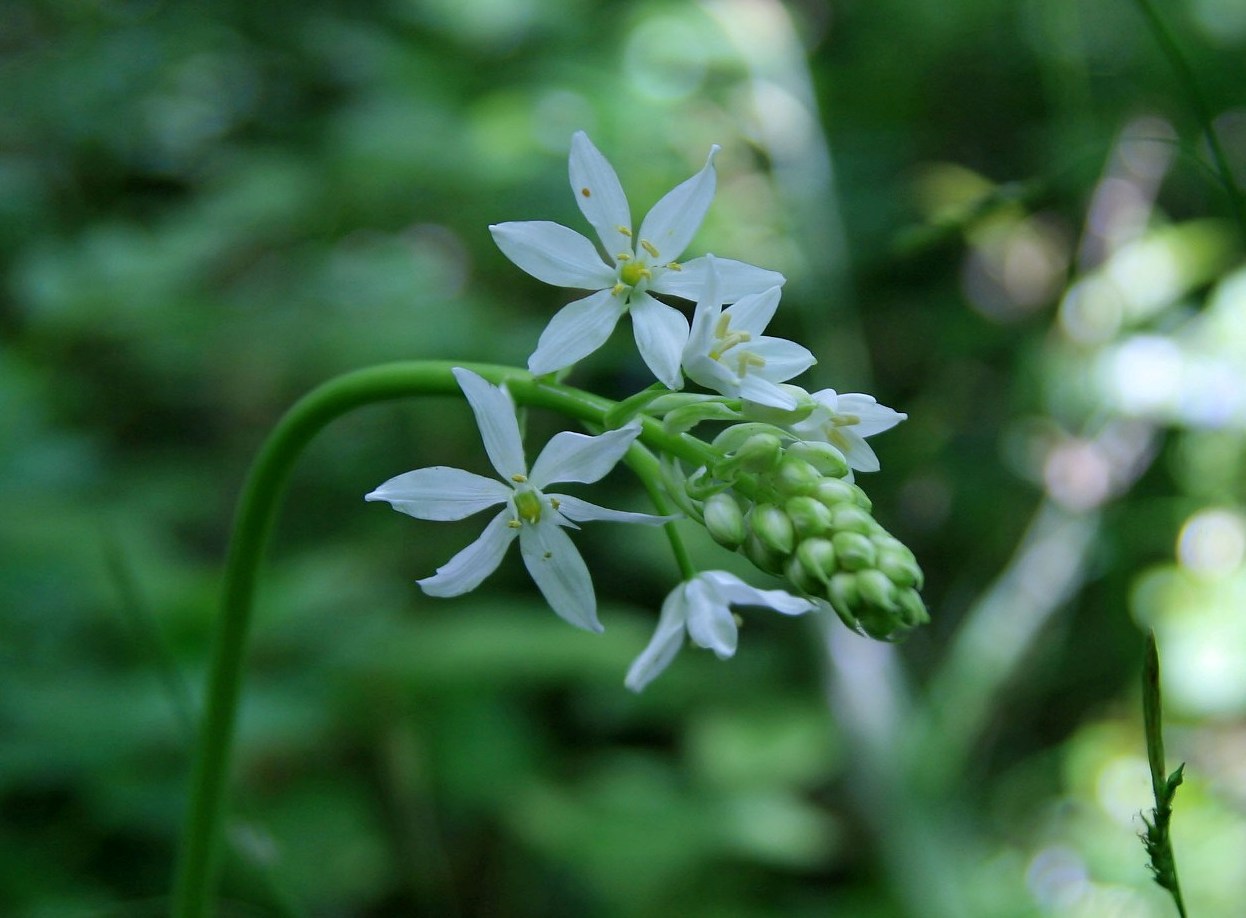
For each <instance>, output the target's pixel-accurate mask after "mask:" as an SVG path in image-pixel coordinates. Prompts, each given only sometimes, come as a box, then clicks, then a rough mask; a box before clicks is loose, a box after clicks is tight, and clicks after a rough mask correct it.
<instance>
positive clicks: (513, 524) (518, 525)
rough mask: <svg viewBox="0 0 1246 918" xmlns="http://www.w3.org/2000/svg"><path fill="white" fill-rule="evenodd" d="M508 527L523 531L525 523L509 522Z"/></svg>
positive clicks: (507, 522)
mask: <svg viewBox="0 0 1246 918" xmlns="http://www.w3.org/2000/svg"><path fill="white" fill-rule="evenodd" d="M506 525H507V526H509V527H510V528H511V529H522V528H523V523H521V522H519V520H507V521H506Z"/></svg>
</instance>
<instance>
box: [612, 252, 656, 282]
mask: <svg viewBox="0 0 1246 918" xmlns="http://www.w3.org/2000/svg"><path fill="white" fill-rule="evenodd" d="M652 278H653V272H652V271H650V270H649V266H648V265H647V264H645V263H644V262H643V261H637V260H636V259H634V258H631V259H628V260H627V261H625V262H623V267H621V268H619V280H620V281H621V282H622V283H623V284H624V285H626V286H628V287H635V286H636V285H637V284H640V283H641V282H643V281H647V280H652Z"/></svg>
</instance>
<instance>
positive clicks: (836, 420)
mask: <svg viewBox="0 0 1246 918" xmlns="http://www.w3.org/2000/svg"><path fill="white" fill-rule="evenodd" d="M831 423H832V424H834V425H835V426H836V427H851V426H852V425H854V424H860V423H861V418H860V417H858V416H857V415H855V414H837V415H835V416H834V417H833V418H831Z"/></svg>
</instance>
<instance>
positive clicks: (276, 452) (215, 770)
mask: <svg viewBox="0 0 1246 918" xmlns="http://www.w3.org/2000/svg"><path fill="white" fill-rule="evenodd" d="M456 366H463V367H466V368H467V369H470V370H472V371H474V372H476V373H479V374H480V375H481V376H483V377H484V378H486V379H488V380H490V381H491V382H494V383H502V382H505V383H506V384H507V387H508V388H509V390H510V392H511V394H512V395H513V396H514V398H515V400H516V401H517V402H518V403H520V404H524V405H531V406H535V407H540V408H548V409H551V410H553V411H558V412H560V413H562V414H565V415H568V416H570V417H573V418H576V419H578V420H581V421H585V422H588V423H590V424H597V425H601V424H602V423H604V419H605V415H606V412H607V411H609V409H610V408H612V407H613V406H614V404H615V403H614V402H612V401H610V400H609V399H605V398H601V397H599V396H596V395H592V394H591V393H588V392H582V391H580V390H578V389H572V388H570V387H568V386H563V385H559V384H557V383H553V382H549V381H548V380H546V379H534V378H533V377H532V375H531V374H529V373H527V372H525V371H523V370H518V369H515V368H513V367H501V366H492V365H483V364H461V363H449V362H444V361H415V362H410V363H392V364H383V365H381V366H376V367H370V368H368V369H365V370H358V371H356V372H353V373H347V374H345V375H343V376H339V377H337V378H336V379H332V380H330V381H329V382H326V383H324V384H323V385H321V386H319V387H317V388H316V389H314V390H312V391H311V392H310V393H308V394H307V395H306V396H304V397H303V398H302V399H300V400H299V401H298V402H296V403H295V404H294V406H293V407H291V408H290V410H289V411H288V412H286V414H285V416H284V417H282V419H281V420H280V421H279V422H278V423H277V426H276V427H275V428H274V429H273V431H272V433H271V434H270V435H269V437H268V439H267V440H266V441H265V443H264V446H263V448H262V449H261V450H260V453H259V456H257V457H256V460H255V462H254V463H253V464H252V466H251V470H250V472H249V474H248V476H247V480H246V484H245V485H244V487H243V491H242V496H241V498H240V499H239V502H238V507H237V511H236V514H235V518H234V526H233V532H232V534H231V537H230V543H229V554H228V558H227V560H226V566H225V577H224V584H223V588H222V595H221V610H220V617H219V619H218V620H217V628H216V635H215V639H214V644H213V647H212V657H211V666H210V670H209V674H208V687H207V696H206V700H205V708H204V711H203V717H202V720H201V723H200V732H199V742H198V745H197V747H196V753H195V763H194V767H193V770H192V772H191V789H190V801H189V810H188V813H187V816H186V822H185V825H184V827H183V832H182V845H181V850H180V852H179V861H178V865H177V873H176V876H175V879H174V887H173V914H174V916H176V918H207V916H208V915H210V914H212V899H213V896H214V892H215V883H216V868H217V859H218V852H219V848H220V841H221V833H222V826H223V823H224V816H225V791H226V787H227V784H228V778H229V764H230V757H231V753H232V748H233V739H234V727H235V722H236V720H237V711H238V699H239V697H240V694H241V686H242V674H243V664H244V662H245V657H246V647H247V639H248V637H249V633H250V627H251V612H252V607H253V603H254V594H255V584H256V579H257V575H258V571H259V565H260V563H261V560H262V559H263V555H264V549H265V546H266V544H267V542H268V537H269V535H270V533H271V531H272V526H273V521H274V519H275V517H276V513H277V508H278V505H279V503H280V500H281V497H282V495H283V493H284V491H285V485H286V482H287V480H288V479H289V476H290V471H291V469H292V468H293V466H294V463H295V461H296V460H297V459H298V457H299V455H300V453H301V452H302V450H303V448H304V447H305V446H306V445H307V444H308V442H309V441H310V440H311V439H312V437H314V436H315V435H316V433H317V432H319V431H320V430H321V429H322V428H323V427H325V426H326V425H327V424H328V423H329V422H330V421H332V420H334V419H335V418H337V417H340V416H341V415H343V414H346V413H347V412H349V411H351V410H352V409H354V408H358V407H360V406H362V405H369V404H372V403H375V402H382V401H388V400H392V399H396V398H405V397H407V396H413V395H437V394H443V395H444V394H450V395H457V394H458V393H459V387H458V383H457V382H456V381H455V379H454V375H453V373H452V372H451V371H452V369H453V368H454V367H456ZM642 423H643V431H642V434H641V439H642V440H643V441H644V442H645V443H646V444H647V445H648V446H650V447H652V448H654V449H657V450H659V451H662V452H665V453H669V454H671V455H673V456H677V457H679V458H681V459H684V460H686V461H688V462H692V463H695V464H701V463H705V462H707V461H708V460H710V459H712V458H713V457H714V455H715V453H714V451H713V450H712V448H711V447H709V446H707V445H706V444H705V443H703V442H701V441H700V440H697V439H695V438H693V437H689V436H686V435H678V434H670V433H667V432H666V431H665V430H664V429H663V428H662V425H661V424H659V423H657V422H656V421H653V420H652V419H644V420H643V421H642ZM652 458H653V457H652V456H651V455H650V459H652ZM639 465H640V467H639V468H636V471H637V473H638V474H639V475H640V477H641V478H642V480H646V483H647V484H648V481H647V479H648V478H649V477H650V475H652V474H656V472H655V469H656V460H655V461H654V463H653V465H652V466H650V467H649V469H648V471H646V469H645V462H644V461H643V460H642V461H641V462H640V463H639ZM634 468H635V466H634ZM676 538H677V537H676ZM676 544H677V542H675V543H673V547H674V546H675V545H676ZM676 553H677V556H678V555H679V554H680V551H679V549H677V550H676ZM684 561H686V558H685V559H684ZM681 563H682V562H681Z"/></svg>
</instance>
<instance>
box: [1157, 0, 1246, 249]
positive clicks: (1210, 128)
mask: <svg viewBox="0 0 1246 918" xmlns="http://www.w3.org/2000/svg"><path fill="white" fill-rule="evenodd" d="M1134 2H1135V3H1137V5H1138V8H1139V9H1140V10H1141V11H1142V15H1143V16H1144V17H1146V20H1147V24H1148V25H1150V27H1151V31H1152V32H1153V33H1154V34H1155V40H1156V41H1158V42H1159V45H1160V48H1161V49H1162V50H1163V52H1164V55H1165V56H1166V57H1167V58H1168V62H1169V63H1170V64H1171V65H1172V69H1173V70H1174V71H1176V74H1177V80H1178V82H1180V84H1181V89H1182V91H1183V92H1184V93H1185V96H1186V100H1187V101H1188V102H1189V104H1190V107H1191V108H1192V109H1194V115H1195V117H1196V118H1197V119H1198V123H1199V126H1200V127H1201V128H1202V130H1203V136H1204V137H1205V138H1206V140H1207V146H1208V148H1209V149H1210V150H1211V158H1212V159H1213V160H1214V161H1215V164H1216V171H1217V172H1218V173H1219V174H1220V183H1221V185H1223V186H1224V190H1225V193H1226V194H1227V195H1228V196H1229V204H1230V206H1231V207H1232V208H1233V216H1234V217H1235V218H1236V220H1237V227H1238V230H1239V231H1240V232H1241V234H1242V238H1243V240H1244V241H1246V198H1243V196H1242V191H1241V189H1240V188H1238V187H1237V182H1236V181H1234V179H1233V170H1232V169H1231V168H1230V167H1229V158H1228V157H1227V156H1226V155H1225V153H1224V147H1223V146H1221V144H1220V138H1219V136H1218V135H1217V134H1216V128H1215V125H1214V124H1213V123H1212V117H1211V107H1210V106H1209V105H1208V104H1207V100H1206V98H1204V96H1203V92H1202V90H1201V89H1199V85H1198V80H1196V79H1195V77H1194V71H1193V70H1192V69H1191V68H1190V64H1189V62H1188V61H1186V59H1185V55H1184V54H1182V53H1181V47H1180V46H1179V45H1178V44H1177V40H1176V39H1175V38H1173V35H1172V31H1171V30H1170V29H1169V28H1168V26H1167V25H1165V23H1164V20H1163V19H1161V18H1160V15H1159V13H1158V12H1157V11H1156V9H1155V6H1154V5H1153V4H1152V3H1151V0H1134Z"/></svg>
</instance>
